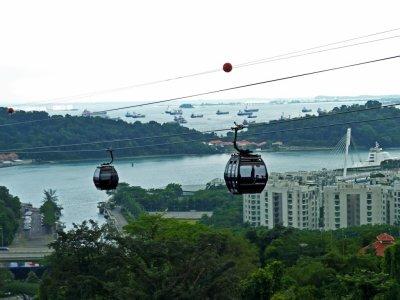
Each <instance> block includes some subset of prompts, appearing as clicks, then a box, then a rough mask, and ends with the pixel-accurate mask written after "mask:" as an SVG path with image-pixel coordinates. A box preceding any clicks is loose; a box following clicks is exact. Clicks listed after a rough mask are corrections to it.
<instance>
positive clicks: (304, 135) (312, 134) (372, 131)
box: [240, 99, 400, 148]
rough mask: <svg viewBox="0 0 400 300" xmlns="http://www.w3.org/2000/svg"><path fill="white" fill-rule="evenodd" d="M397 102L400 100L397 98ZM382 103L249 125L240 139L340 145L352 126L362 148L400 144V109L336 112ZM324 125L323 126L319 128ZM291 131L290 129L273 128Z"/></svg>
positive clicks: (370, 103) (376, 103)
mask: <svg viewBox="0 0 400 300" xmlns="http://www.w3.org/2000/svg"><path fill="white" fill-rule="evenodd" d="M394 102H395V103H398V102H400V99H398V101H394ZM374 106H379V107H380V106H382V103H381V102H379V101H375V100H369V101H367V102H366V103H365V104H353V105H342V106H340V107H335V108H333V109H332V110H331V111H328V112H324V111H322V112H320V113H319V115H325V116H324V117H323V118H319V117H318V116H314V117H313V116H311V115H308V116H305V117H300V118H293V119H292V120H296V121H293V122H287V119H280V120H274V121H269V122H266V123H265V126H260V123H258V124H255V125H251V124H250V126H249V128H248V130H247V131H246V132H244V133H242V134H241V135H240V139H242V140H243V139H245V140H248V141H252V142H255V143H260V142H266V147H267V148H269V147H272V145H273V144H274V143H280V144H281V145H287V146H300V147H332V146H334V145H336V144H337V143H338V142H339V140H340V139H341V138H342V137H343V136H344V134H345V132H346V129H347V128H348V127H351V128H352V137H353V139H354V141H355V144H356V145H357V146H358V147H361V148H369V147H371V146H373V145H374V144H375V142H376V141H378V142H379V144H380V145H381V146H383V147H384V148H388V147H400V122H399V121H400V109H398V108H395V107H384V108H381V109H374V110H371V111H363V112H354V113H345V114H341V115H336V113H341V112H346V111H354V110H360V109H364V108H368V107H374ZM396 116H398V117H399V119H389V120H383V121H375V122H365V123H358V124H354V125H341V126H332V127H322V126H324V125H327V124H335V123H345V122H353V121H364V120H369V119H378V118H385V117H396ZM319 126H321V128H318V127H319ZM304 127H313V128H312V129H311V130H310V129H304V130H294V129H296V128H304ZM280 130H291V131H287V132H275V133H268V132H271V131H280Z"/></svg>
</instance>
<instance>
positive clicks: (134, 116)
mask: <svg viewBox="0 0 400 300" xmlns="http://www.w3.org/2000/svg"><path fill="white" fill-rule="evenodd" d="M125 117H127V118H134V119H137V118H144V117H146V116H145V115H143V114H138V113H135V112H133V113H130V112H129V111H128V112H127V113H126V114H125Z"/></svg>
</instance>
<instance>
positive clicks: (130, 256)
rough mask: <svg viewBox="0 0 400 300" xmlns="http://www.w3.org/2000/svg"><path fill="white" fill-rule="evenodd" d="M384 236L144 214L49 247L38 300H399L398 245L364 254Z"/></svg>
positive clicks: (92, 227)
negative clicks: (230, 225)
mask: <svg viewBox="0 0 400 300" xmlns="http://www.w3.org/2000/svg"><path fill="white" fill-rule="evenodd" d="M382 232H388V233H390V234H392V235H393V236H395V237H396V238H398V237H399V235H398V232H399V231H398V228H397V227H393V226H387V225H374V226H371V225H368V226H361V227H355V228H348V229H341V230H337V231H326V232H320V231H309V230H303V231H302V230H297V229H293V228H284V227H276V228H274V229H266V228H246V227H245V228H242V229H241V230H240V231H234V232H233V231H231V230H228V229H217V228H213V227H210V226H205V225H203V224H189V223H185V222H179V221H177V220H173V219H164V218H163V217H161V216H160V215H159V216H149V215H145V214H144V215H141V216H140V217H139V218H137V219H136V220H134V221H133V222H131V223H129V225H127V226H126V227H125V234H124V235H120V234H118V233H117V232H115V230H114V229H112V228H110V227H108V226H107V225H105V226H99V225H97V224H96V223H95V222H93V221H89V222H84V223H82V224H80V225H75V226H74V228H73V229H72V230H70V231H68V232H60V234H59V236H58V239H57V240H56V241H55V242H53V243H52V244H51V247H52V248H53V249H54V252H53V253H52V254H51V255H50V256H49V257H47V259H46V261H45V263H46V265H47V266H48V267H49V268H48V269H47V271H46V272H45V274H44V275H43V276H42V277H41V279H40V283H39V286H40V287H39V290H38V291H37V293H38V296H39V299H189V298H192V299H274V300H278V299H287V300H289V299H298V300H303V299H367V300H368V299H376V300H378V299H398V297H399V293H400V276H399V275H400V271H399V270H400V244H399V243H396V244H394V245H392V246H390V247H389V248H388V249H386V251H385V257H379V256H376V255H375V253H374V252H373V251H367V252H365V253H362V252H361V251H360V249H361V248H362V247H364V246H366V245H369V244H370V243H372V242H374V241H375V240H376V236H377V235H378V234H380V233H382ZM1 286H2V283H1V280H0V287H1ZM3 290H4V291H7V285H4V284H3Z"/></svg>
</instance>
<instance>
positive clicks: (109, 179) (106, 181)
mask: <svg viewBox="0 0 400 300" xmlns="http://www.w3.org/2000/svg"><path fill="white" fill-rule="evenodd" d="M107 151H108V152H109V153H110V155H111V161H110V162H109V163H104V164H102V165H101V166H98V167H97V168H96V170H95V171H94V174H93V183H94V185H95V186H96V188H97V189H98V190H102V191H103V190H115V189H116V188H117V186H118V180H119V177H118V173H117V171H116V170H115V168H114V167H113V166H112V165H111V164H112V162H113V161H114V156H113V152H112V150H111V149H108V150H107Z"/></svg>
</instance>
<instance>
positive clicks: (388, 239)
mask: <svg viewBox="0 0 400 300" xmlns="http://www.w3.org/2000/svg"><path fill="white" fill-rule="evenodd" d="M376 239H377V240H378V241H379V242H383V243H385V242H386V243H388V242H389V243H391V242H394V237H392V236H391V235H390V234H387V233H381V234H380V235H378V236H377V237H376Z"/></svg>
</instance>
